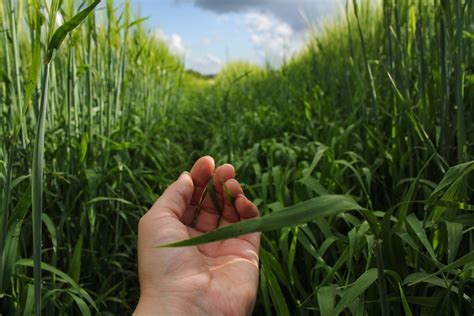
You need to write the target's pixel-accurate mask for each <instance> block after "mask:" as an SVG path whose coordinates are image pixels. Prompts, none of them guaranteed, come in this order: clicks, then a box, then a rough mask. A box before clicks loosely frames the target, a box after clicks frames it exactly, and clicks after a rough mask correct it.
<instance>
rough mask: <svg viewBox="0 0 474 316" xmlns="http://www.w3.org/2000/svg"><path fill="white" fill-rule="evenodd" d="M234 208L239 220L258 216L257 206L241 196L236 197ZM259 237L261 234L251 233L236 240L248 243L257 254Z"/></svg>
mask: <svg viewBox="0 0 474 316" xmlns="http://www.w3.org/2000/svg"><path fill="white" fill-rule="evenodd" d="M235 208H236V210H237V213H238V214H239V216H240V219H241V220H245V219H250V218H254V217H258V216H259V211H258V208H257V206H256V205H255V204H253V203H252V202H251V201H250V200H249V199H247V198H246V197H245V196H244V195H243V194H240V195H238V196H237V198H236V200H235ZM260 235H261V233H251V234H247V235H243V236H240V237H238V238H239V239H242V240H245V241H247V242H249V243H250V244H251V245H252V246H253V247H254V248H255V251H256V253H257V254H258V251H259V248H260Z"/></svg>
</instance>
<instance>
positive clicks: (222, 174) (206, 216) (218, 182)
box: [195, 164, 235, 232]
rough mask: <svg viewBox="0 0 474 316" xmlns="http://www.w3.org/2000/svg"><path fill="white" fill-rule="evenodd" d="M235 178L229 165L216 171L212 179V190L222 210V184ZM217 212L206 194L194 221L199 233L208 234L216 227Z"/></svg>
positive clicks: (232, 168)
mask: <svg viewBox="0 0 474 316" xmlns="http://www.w3.org/2000/svg"><path fill="white" fill-rule="evenodd" d="M234 176H235V170H234V167H233V166H232V165H230V164H224V165H222V166H220V167H218V168H217V169H216V172H215V174H214V178H213V184H214V190H215V194H216V197H217V202H218V203H219V206H220V209H221V210H223V208H224V197H223V191H224V189H223V183H224V182H226V181H227V180H229V179H232V178H233V177H234ZM219 217H220V214H219V210H218V209H217V208H216V206H215V205H214V202H213V201H212V198H211V196H210V193H208V194H206V197H205V198H204V201H203V203H202V208H201V210H200V213H199V216H198V218H197V220H196V225H195V228H196V229H197V230H199V231H201V232H208V231H210V230H212V229H215V228H216V227H217V224H218V221H219Z"/></svg>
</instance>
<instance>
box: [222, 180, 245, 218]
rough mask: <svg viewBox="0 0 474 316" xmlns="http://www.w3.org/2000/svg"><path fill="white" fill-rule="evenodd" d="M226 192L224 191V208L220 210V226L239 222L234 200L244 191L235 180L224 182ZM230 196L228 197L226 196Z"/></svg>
mask: <svg viewBox="0 0 474 316" xmlns="http://www.w3.org/2000/svg"><path fill="white" fill-rule="evenodd" d="M225 186H226V188H227V192H225V191H224V193H223V197H224V208H223V209H222V222H221V225H220V226H226V225H228V224H231V223H235V222H237V221H239V219H240V216H239V214H238V213H237V210H236V209H235V198H236V197H237V196H238V195H239V194H243V193H244V191H243V190H242V187H241V186H240V184H239V182H238V181H237V180H235V179H229V180H227V181H226V182H225ZM228 195H230V197H229V196H228Z"/></svg>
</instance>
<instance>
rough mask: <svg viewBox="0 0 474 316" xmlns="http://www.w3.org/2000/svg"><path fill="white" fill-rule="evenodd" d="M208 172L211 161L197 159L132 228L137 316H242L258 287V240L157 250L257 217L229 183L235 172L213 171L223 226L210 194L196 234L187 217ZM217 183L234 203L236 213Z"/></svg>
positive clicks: (232, 182) (240, 192) (229, 168)
mask: <svg viewBox="0 0 474 316" xmlns="http://www.w3.org/2000/svg"><path fill="white" fill-rule="evenodd" d="M213 172H214V160H213V159H212V158H211V157H209V156H206V157H202V158H200V159H199V160H198V161H197V162H196V163H195V164H194V166H193V168H192V169H191V172H190V173H187V172H185V173H183V174H182V175H181V176H180V177H179V178H178V180H176V182H174V183H173V184H172V185H170V186H169V187H168V188H167V189H166V190H165V192H164V193H163V194H162V196H161V197H160V198H159V199H158V200H157V201H156V202H155V204H154V205H153V206H152V208H151V209H150V210H149V211H148V212H147V213H146V214H145V215H144V216H143V217H142V218H141V220H140V223H139V225H138V274H139V279H140V300H139V303H138V305H137V308H136V310H135V314H136V315H201V314H202V315H245V314H250V313H251V312H252V310H253V306H254V303H255V299H256V296H257V287H258V277H259V268H258V252H259V247H260V233H252V234H248V235H245V236H241V237H238V238H232V239H228V240H224V241H218V242H213V243H209V244H204V245H198V246H192V247H183V248H157V246H158V245H163V244H168V243H172V242H176V241H180V240H183V239H189V238H191V237H195V236H198V235H201V234H203V233H205V232H208V231H210V230H213V229H215V228H217V226H218V225H219V227H222V226H226V225H229V224H231V223H234V222H237V221H239V220H243V219H248V218H252V217H256V216H258V209H257V207H256V206H255V205H254V204H253V203H252V202H250V201H249V200H248V199H247V198H246V197H245V196H244V195H243V190H242V188H241V187H240V184H239V183H238V182H237V181H236V180H235V179H234V176H235V175H234V168H233V167H232V166H231V165H229V164H225V165H222V166H220V167H218V168H217V169H216V170H215V174H214V178H213V182H214V188H215V191H216V195H217V198H218V200H219V202H220V205H221V206H222V207H221V209H222V219H221V220H219V213H218V211H217V210H216V208H215V207H214V205H213V203H212V200H211V199H210V198H209V194H207V195H206V197H205V199H204V201H203V204H202V208H201V211H200V213H199V216H198V217H197V218H196V222H195V226H194V227H191V225H192V224H193V217H194V213H195V210H196V207H197V205H198V203H199V200H200V198H201V195H202V193H203V191H204V189H205V187H206V185H207V183H208V180H209V179H210V177H211V175H212V173H213ZM223 183H225V184H226V187H227V188H228V189H229V191H230V193H231V194H232V196H234V197H235V208H234V206H233V205H232V203H231V202H230V201H229V199H228V197H227V196H226V194H223Z"/></svg>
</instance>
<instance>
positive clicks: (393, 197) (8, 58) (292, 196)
mask: <svg viewBox="0 0 474 316" xmlns="http://www.w3.org/2000/svg"><path fill="white" fill-rule="evenodd" d="M92 2H93V1H89V2H87V3H84V4H82V3H79V2H76V1H74V0H64V1H54V0H53V1H51V3H49V2H48V5H46V3H45V2H43V1H40V0H29V1H13V0H8V1H3V2H2V3H1V4H0V18H1V19H0V36H1V37H2V45H1V47H0V58H1V60H2V61H1V62H2V67H0V126H1V127H0V191H1V195H0V203H1V217H0V224H1V225H0V242H1V243H0V253H1V261H0V297H2V299H1V300H0V311H1V312H2V313H5V314H12V315H15V314H31V312H32V311H33V310H34V281H33V269H31V268H32V267H33V265H34V264H33V260H32V259H34V256H33V242H32V241H33V238H36V241H38V237H37V236H34V235H33V228H34V227H35V229H36V231H38V227H37V226H38V225H39V226H41V227H42V228H44V229H43V230H42V233H41V238H40V239H41V240H42V244H41V249H42V253H41V255H42V256H41V260H42V263H41V265H40V267H41V270H42V271H43V277H42V284H41V287H42V292H41V294H42V312H43V313H45V314H78V313H82V314H86V315H87V314H92V313H97V312H100V313H101V314H117V313H123V312H131V311H132V310H133V308H134V306H135V304H136V301H137V298H138V295H139V290H138V282H137V273H136V268H137V267H136V259H135V255H136V228H137V221H138V219H139V218H140V216H141V215H142V214H143V213H144V212H145V211H146V209H147V208H148V207H149V206H150V205H152V203H153V202H154V200H155V199H156V198H157V197H158V196H159V194H160V192H162V190H163V189H164V188H165V187H166V186H167V185H168V184H169V183H170V182H171V181H173V179H175V178H176V176H177V175H178V174H179V173H180V172H181V171H182V170H184V169H189V167H190V166H191V164H192V163H193V161H194V159H195V158H197V157H199V156H200V155H203V154H211V155H213V156H214V157H215V158H217V159H218V161H219V163H223V162H232V163H233V164H234V165H235V166H236V170H237V177H238V178H239V180H241V181H242V182H243V183H244V188H245V190H246V192H247V193H248V194H249V195H250V197H251V198H252V199H253V201H254V202H255V203H256V204H257V205H258V206H259V208H260V210H261V213H262V215H263V216H270V217H271V218H279V217H280V218H282V217H283V218H286V217H285V216H289V215H288V214H289V213H288V210H290V211H291V210H295V209H296V210H298V209H301V205H303V206H304V207H308V205H309V206H311V205H312V204H311V203H315V202H314V201H326V200H331V199H333V198H337V197H341V198H347V199H350V201H353V200H355V201H356V202H357V203H358V205H360V206H362V208H359V207H352V208H349V209H346V208H344V209H330V210H327V214H325V215H326V216H318V215H317V214H316V215H315V214H311V215H314V216H311V217H305V218H304V219H305V222H306V221H308V222H307V223H304V224H303V223H301V222H300V221H298V219H296V218H293V221H290V220H289V221H286V220H285V221H284V222H286V223H288V224H295V225H294V226H290V227H281V226H282V225H281V222H282V221H278V222H279V226H278V227H275V226H273V227H271V228H273V230H271V231H266V232H265V233H264V235H263V238H262V250H261V254H260V255H261V279H260V291H259V296H258V301H257V304H256V308H255V313H256V314H267V315H273V314H279V315H285V314H297V313H303V314H320V315H334V314H337V313H342V314H349V313H350V314H365V313H366V314H371V315H378V314H395V315H402V314H430V315H433V314H439V315H446V314H466V315H468V314H472V313H473V302H472V300H473V293H474V291H473V278H474V265H473V262H474V258H473V256H474V255H473V254H474V246H473V245H474V235H473V234H474V232H473V229H472V227H473V224H474V216H473V214H472V211H473V210H474V190H473V185H474V182H473V181H474V180H473V170H474V162H473V161H472V159H473V151H474V141H473V140H474V125H473V124H472V122H471V121H472V119H473V118H474V113H473V111H474V109H473V107H472V104H474V89H473V76H474V74H473V69H474V51H473V48H474V47H473V42H472V38H473V36H472V34H474V29H473V28H474V19H473V18H474V8H473V6H474V3H473V2H472V1H470V0H464V1H431V0H427V1H412V0H384V1H382V2H381V3H380V5H379V6H377V7H374V6H372V5H369V4H367V3H365V2H364V4H360V3H359V5H358V8H357V15H356V14H355V13H354V12H355V11H354V6H353V5H354V4H353V2H351V1H348V2H347V6H346V16H345V17H344V19H342V20H341V21H340V22H337V23H334V24H331V25H328V26H327V27H326V28H325V29H324V31H322V32H320V34H318V35H314V36H313V37H312V39H311V41H310V43H308V45H307V47H306V49H305V50H304V51H303V52H302V53H300V55H298V56H297V57H295V58H294V59H292V60H290V61H289V62H287V63H286V64H285V65H284V66H282V67H281V68H280V69H274V70H272V69H260V68H258V67H256V66H253V65H247V64H245V63H234V64H231V65H229V66H228V67H227V68H225V69H224V70H223V71H222V73H220V74H218V75H217V76H216V77H215V78H211V79H206V78H204V77H199V76H196V75H195V74H192V73H189V72H186V71H184V70H183V65H182V63H181V61H180V60H179V59H177V58H176V57H175V56H173V55H171V54H170V53H169V51H168V49H167V47H166V46H165V45H164V44H163V43H161V42H159V41H158V40H157V39H156V37H155V36H153V34H152V33H150V32H149V31H147V30H146V28H145V27H144V26H143V21H144V20H143V19H141V18H140V17H135V16H134V15H133V14H132V13H131V9H130V4H129V3H128V2H125V3H124V4H123V6H117V5H116V4H114V3H113V1H112V0H108V1H105V3H103V4H100V5H99V6H98V9H97V10H96V11H95V14H92V15H89V17H88V18H87V20H86V21H85V22H84V23H82V24H81V25H80V26H79V27H78V28H77V29H75V30H73V31H72V32H71V33H69V35H67V36H65V37H64V42H63V43H62V45H61V47H60V48H59V49H57V50H56V51H55V57H54V58H53V60H52V61H51V64H50V66H49V85H45V84H44V83H43V82H41V81H40V80H38V78H41V77H42V76H43V75H44V72H45V70H44V67H43V66H42V65H41V63H40V62H39V61H41V60H44V59H45V57H47V49H48V47H47V45H48V43H49V39H51V38H52V37H53V33H54V30H55V29H57V28H58V27H59V25H56V23H57V21H58V20H64V21H69V20H71V18H72V17H73V16H74V15H75V14H76V13H77V12H80V11H81V10H82V9H84V8H86V7H87V6H88V5H89V4H90V3H92ZM354 3H355V1H354ZM59 17H61V18H59ZM45 93H48V100H47V111H46V112H45V123H46V124H45V140H44V144H42V145H43V146H44V148H43V149H44V155H45V164H44V177H43V178H42V181H43V182H42V186H43V188H44V194H43V195H42V203H43V212H42V216H41V219H40V221H33V220H32V219H33V218H32V212H31V204H32V196H31V190H32V188H31V186H32V176H31V174H32V167H33V148H34V146H35V143H36V142H35V140H34V139H35V136H37V133H36V128H37V125H38V122H39V121H40V116H41V112H42V111H40V105H41V103H40V100H41V97H42V96H43V95H44V94H45ZM33 184H34V183H33ZM343 195H344V196H351V197H350V198H349V197H342V196H343ZM308 201H309V202H308ZM340 202H342V201H340ZM300 203H302V204H300ZM351 203H352V202H351ZM298 205H299V206H298ZM319 205H320V204H314V206H315V207H316V209H317V207H319ZM343 210H344V212H341V211H343ZM278 212H283V213H281V214H278ZM272 214H275V215H272ZM35 225H36V226H35ZM259 225H260V224H259ZM251 228H252V227H251ZM260 228H261V227H257V229H260ZM40 231H41V230H40Z"/></svg>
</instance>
